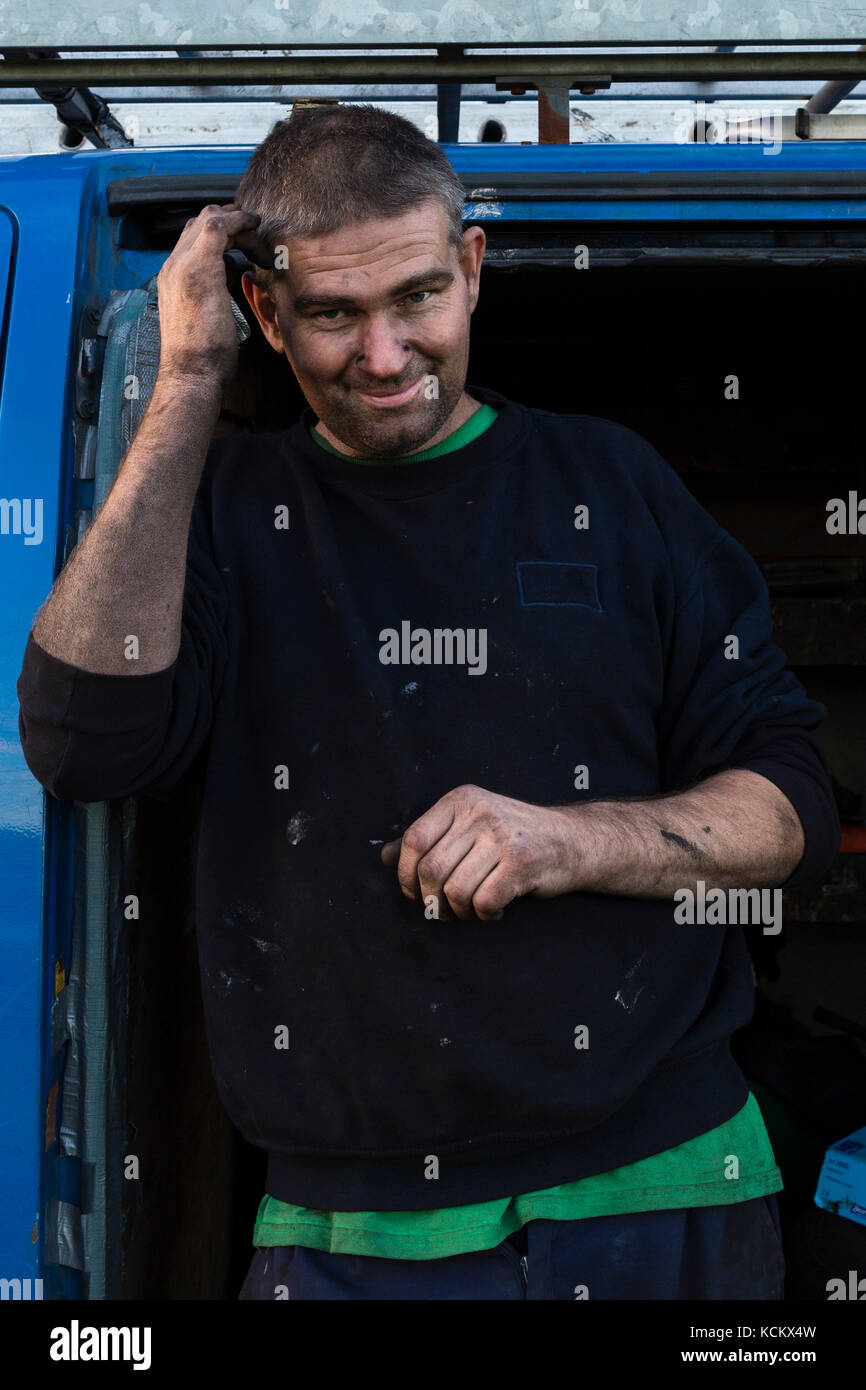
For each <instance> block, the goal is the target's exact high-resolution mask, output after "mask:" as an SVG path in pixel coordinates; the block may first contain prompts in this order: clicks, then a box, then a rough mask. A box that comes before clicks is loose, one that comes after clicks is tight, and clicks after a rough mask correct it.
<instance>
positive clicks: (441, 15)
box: [0, 0, 866, 50]
mask: <svg viewBox="0 0 866 1390" xmlns="http://www.w3.org/2000/svg"><path fill="white" fill-rule="evenodd" d="M278 6H279V8H278ZM864 30H866V24H864V5H863V2H862V0H860V2H859V3H855V4H852V5H846V6H839V7H836V6H832V7H831V6H828V5H827V4H826V2H825V0H775V3H771V4H768V5H763V4H762V5H756V4H755V3H754V0H713V3H712V4H708V5H706V6H704V7H701V6H700V5H697V4H695V0H685V3H683V0H620V2H619V3H616V4H609V3H605V0H535V3H533V4H532V5H531V6H528V5H527V3H526V0H476V2H475V3H474V4H471V5H468V4H459V3H456V2H455V0H424V3H423V4H421V3H420V2H416V0H409V2H408V3H407V0H271V3H265V4H263V3H262V0H241V3H240V4H238V5H237V6H234V7H232V11H231V12H229V7H228V6H214V5H213V4H212V3H211V0H183V3H182V4H180V3H177V0H175V2H174V3H171V4H168V3H166V0H156V3H154V4H147V5H142V4H141V3H140V0H83V2H82V3H79V4H76V5H74V6H65V5H64V6H61V5H57V4H56V0H29V3H28V4H27V5H22V4H21V3H20V0H0V46H5V47H9V46H11V45H18V46H22V47H27V48H30V49H33V48H55V49H65V50H69V49H71V48H83V47H87V48H106V47H108V46H112V47H124V48H159V49H167V48H172V47H175V46H177V45H180V46H195V47H196V48H207V47H211V48H213V47H226V46H231V47H237V48H247V49H248V48H250V47H255V46H256V45H259V44H269V45H274V46H275V47H293V48H295V47H298V46H299V45H312V46H320V47H328V46H334V45H335V44H341V45H349V44H363V45H365V46H371V45H378V44H406V45H414V44H424V45H432V46H435V45H436V44H441V43H458V44H464V45H474V44H496V45H497V46H500V45H504V44H512V43H518V44H527V45H529V44H536V45H537V44H545V43H569V44H599V43H607V44H611V43H646V44H659V43H661V44H670V43H722V42H739V43H750V42H751V43H777V42H789V43H790V42H794V43H796V42H801V43H802V42H804V41H812V42H821V41H830V42H832V41H834V40H835V41H836V42H839V41H845V40H851V41H856V42H861V41H862V38H863V34H864Z"/></svg>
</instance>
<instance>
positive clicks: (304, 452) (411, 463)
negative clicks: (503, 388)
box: [284, 383, 529, 497]
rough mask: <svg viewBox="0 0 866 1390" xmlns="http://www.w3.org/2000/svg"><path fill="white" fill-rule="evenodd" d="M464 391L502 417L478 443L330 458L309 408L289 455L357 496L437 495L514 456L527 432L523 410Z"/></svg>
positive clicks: (494, 394) (495, 395) (495, 396)
mask: <svg viewBox="0 0 866 1390" xmlns="http://www.w3.org/2000/svg"><path fill="white" fill-rule="evenodd" d="M465 389H466V391H467V393H468V394H469V395H470V396H472V397H473V398H474V399H475V400H478V401H480V402H481V403H482V405H484V404H489V405H492V406H493V407H494V408H495V409H496V410H497V411H498V412H499V414H498V415H497V417H496V419H495V420H494V421H493V423H492V424H491V425H489V426H488V428H487V429H486V430H484V431H483V433H481V434H480V435H478V436H477V438H475V439H473V440H471V441H470V442H469V443H468V444H464V445H463V446H462V447H461V448H459V449H453V450H451V451H450V452H449V453H446V454H442V455H440V456H439V457H437V458H427V459H419V460H412V459H397V460H395V461H394V462H393V463H388V462H386V463H367V462H365V463H363V464H359V463H355V462H354V461H353V460H352V459H350V458H346V457H345V456H344V455H336V454H331V453H330V452H329V451H328V450H326V449H323V448H322V447H321V445H320V444H317V443H316V442H315V440H314V439H312V438H311V437H310V428H311V427H312V425H314V424H315V422H316V418H317V417H316V414H315V412H314V411H313V410H312V409H311V407H309V406H307V407H306V409H305V410H304V411H303V412H302V413H301V416H300V419H299V420H298V421H297V422H296V423H295V424H294V425H293V426H292V427H291V429H289V430H287V431H286V434H285V436H284V438H285V440H286V444H287V446H288V449H289V451H290V452H291V453H292V454H293V455H295V456H297V455H298V454H300V455H301V456H302V457H303V459H304V461H305V462H306V463H307V464H308V466H309V467H310V469H311V471H312V472H313V473H315V474H316V476H318V477H321V478H322V479H323V480H327V479H331V480H333V481H335V482H339V483H340V484H342V485H343V486H348V487H349V488H357V490H358V491H359V492H366V493H372V494H375V495H379V496H388V497H390V496H403V497H411V496H420V495H423V494H426V493H432V492H438V491H439V490H440V489H441V488H444V487H445V486H447V485H448V484H449V483H451V482H452V481H453V480H454V479H455V478H457V477H459V476H460V475H461V474H464V473H467V472H468V471H469V470H470V469H473V468H475V467H477V466H478V465H481V466H484V465H490V464H492V463H495V462H497V461H499V460H500V459H502V458H504V457H505V455H506V454H509V453H511V452H512V451H513V450H514V449H516V448H517V447H518V445H519V444H521V443H522V441H523V439H524V437H525V435H526V433H527V430H528V427H529V419H528V413H527V411H526V409H525V407H523V406H520V405H517V404H516V403H515V402H514V401H510V400H508V399H507V398H506V397H505V396H503V395H501V394H500V393H499V392H498V391H493V390H491V389H490V388H489V387H485V386H472V385H469V384H468V383H467V385H466V388H465Z"/></svg>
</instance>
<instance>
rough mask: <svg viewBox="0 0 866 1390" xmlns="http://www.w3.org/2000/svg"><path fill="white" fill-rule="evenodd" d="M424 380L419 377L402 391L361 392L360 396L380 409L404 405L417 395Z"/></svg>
mask: <svg viewBox="0 0 866 1390" xmlns="http://www.w3.org/2000/svg"><path fill="white" fill-rule="evenodd" d="M423 380H424V378H423V377H420V376H419V378H418V380H417V381H413V382H412V384H411V386H404V387H403V388H402V390H400V391H375V392H374V391H359V392H358V395H359V396H360V397H361V400H362V401H369V403H370V405H373V406H376V407H378V408H382V407H385V408H387V407H388V406H395V405H404V404H405V403H406V401H410V400H411V399H412V397H413V396H414V395H415V394H416V392H417V391H418V390H419V388H420V386H421V382H422V381H423Z"/></svg>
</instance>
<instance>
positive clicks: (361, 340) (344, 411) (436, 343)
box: [244, 199, 485, 458]
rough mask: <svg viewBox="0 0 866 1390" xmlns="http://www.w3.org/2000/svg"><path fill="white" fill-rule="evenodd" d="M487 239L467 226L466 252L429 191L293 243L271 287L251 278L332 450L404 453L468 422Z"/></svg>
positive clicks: (269, 331)
mask: <svg viewBox="0 0 866 1390" xmlns="http://www.w3.org/2000/svg"><path fill="white" fill-rule="evenodd" d="M484 242H485V237H484V232H483V231H482V229H481V228H480V227H471V228H469V229H468V230H467V231H466V232H465V233H464V235H463V242H462V247H461V250H460V252H459V253H458V250H457V248H456V247H455V246H454V244H453V243H452V242H451V241H449V237H448V221H447V216H446V213H445V209H444V208H443V206H442V204H441V203H440V202H439V201H438V200H435V199H432V200H430V201H429V202H427V203H424V204H421V205H420V206H419V207H418V208H416V209H413V210H412V211H411V212H407V213H405V214H403V215H401V216H399V217H394V218H387V219H383V220H381V221H378V220H377V221H373V222H362V223H355V224H353V225H351V226H349V227H344V228H343V229H342V230H341V231H339V232H333V233H330V234H329V235H327V236H319V237H311V238H309V239H308V240H295V241H292V242H291V243H290V245H289V248H288V249H289V266H288V269H287V270H284V271H283V272H282V275H281V277H280V279H279V280H278V281H277V282H275V285H274V290H273V294H271V293H270V292H269V291H268V290H266V289H265V288H264V287H263V286H261V285H260V284H257V283H256V282H255V280H254V277H252V276H250V275H247V276H245V277H244V293H245V294H246V297H247V299H248V300H249V302H250V304H251V305H252V307H253V309H254V311H255V313H256V316H257V318H258V320H259V323H260V324H261V327H262V331H263V332H264V334H265V336H266V337H267V339H268V342H269V343H270V344H271V346H272V347H273V348H274V349H275V351H277V352H282V353H285V355H286V357H287V358H288V360H289V362H290V364H291V366H292V369H293V371H294V373H295V376H296V377H297V379H298V383H299V385H300V387H301V390H302V391H303V393H304V396H305V397H306V399H307V401H308V403H309V405H310V406H311V407H312V409H313V410H314V411H315V413H316V415H317V416H318V417H319V429H320V431H321V432H322V434H323V435H324V436H325V438H326V439H329V441H330V442H331V443H332V444H333V445H334V446H335V447H336V448H339V449H341V450H342V451H343V452H346V453H350V454H357V455H359V456H361V457H367V458H391V457H395V458H396V457H399V456H401V455H403V454H409V453H413V452H415V451H417V450H419V449H423V448H425V447H429V446H432V445H433V444H435V443H438V441H439V439H440V438H444V437H445V436H446V435H447V434H449V433H450V432H451V429H453V428H456V426H457V424H459V423H462V419H461V418H460V414H461V402H462V401H463V400H464V399H465V398H464V391H463V388H464V385H465V381H466V369H467V362H468V358H469V325H470V317H471V314H472V311H473V309H474V308H475V305H476V303H477V300H478V284H479V276H480V270H481V260H482V257H483V254H484ZM470 413H471V410H470V411H468V412H465V415H466V418H468V414H470Z"/></svg>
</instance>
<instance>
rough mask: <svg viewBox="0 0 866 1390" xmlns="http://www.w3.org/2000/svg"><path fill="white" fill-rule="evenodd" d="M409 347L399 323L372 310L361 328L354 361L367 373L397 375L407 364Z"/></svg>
mask: <svg viewBox="0 0 866 1390" xmlns="http://www.w3.org/2000/svg"><path fill="white" fill-rule="evenodd" d="M411 351H412V349H411V348H410V347H409V344H408V343H407V342H406V341H405V337H404V334H403V332H402V331H401V327H400V325H399V324H395V323H394V321H393V319H389V318H388V316H387V315H385V314H374V315H372V316H371V317H370V318H368V319H367V321H366V323H365V325H364V328H363V330H362V336H361V342H360V345H359V354H358V357H357V359H356V360H357V364H358V366H359V367H360V369H361V371H362V372H366V373H367V375H368V376H375V377H381V378H382V379H383V380H388V379H389V378H391V377H399V376H401V375H402V373H403V372H404V370H405V368H406V363H407V361H408V359H409V356H410V354H411Z"/></svg>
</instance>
